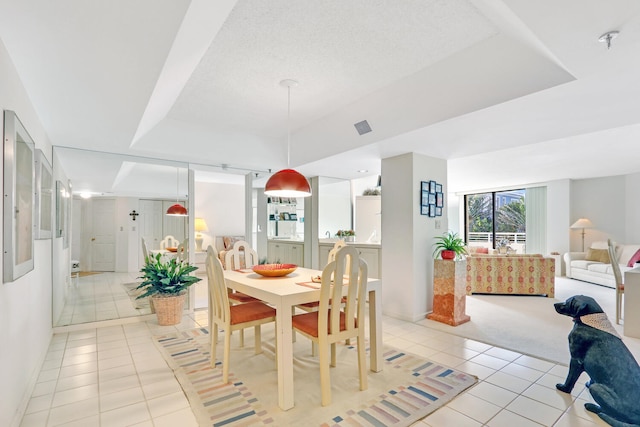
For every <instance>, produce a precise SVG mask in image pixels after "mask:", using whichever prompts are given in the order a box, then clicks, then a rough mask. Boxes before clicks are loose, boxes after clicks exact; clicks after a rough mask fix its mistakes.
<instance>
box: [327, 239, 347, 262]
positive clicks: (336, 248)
mask: <svg viewBox="0 0 640 427" xmlns="http://www.w3.org/2000/svg"><path fill="white" fill-rule="evenodd" d="M345 246H347V243H346V242H345V241H344V240H342V239H340V240H338V241H337V242H335V243H334V244H333V248H331V250H330V251H329V256H328V257H327V264H329V263H330V262H331V261H335V259H336V254H337V253H338V251H339V250H340V249H341V248H344V247H345Z"/></svg>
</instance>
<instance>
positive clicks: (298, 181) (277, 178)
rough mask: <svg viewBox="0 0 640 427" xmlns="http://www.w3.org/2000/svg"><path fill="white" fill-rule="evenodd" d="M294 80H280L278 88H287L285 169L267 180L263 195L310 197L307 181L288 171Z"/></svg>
mask: <svg viewBox="0 0 640 427" xmlns="http://www.w3.org/2000/svg"><path fill="white" fill-rule="evenodd" d="M297 85H298V82H297V81H295V80H290V79H287V80H282V81H281V82H280V86H284V87H286V88H287V169H282V170H280V171H278V172H276V173H275V174H273V175H272V176H271V178H269V180H268V181H267V184H266V185H265V187H264V194H266V195H267V196H275V197H308V196H310V195H311V186H310V185H309V181H307V178H305V177H304V176H303V175H302V174H301V173H300V172H297V171H295V170H293V169H289V163H290V161H291V88H292V87H294V86H297Z"/></svg>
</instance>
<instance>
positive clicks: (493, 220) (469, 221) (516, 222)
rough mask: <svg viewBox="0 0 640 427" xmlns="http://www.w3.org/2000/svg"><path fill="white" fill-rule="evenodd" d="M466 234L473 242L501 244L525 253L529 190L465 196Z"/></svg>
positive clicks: (489, 245) (484, 244)
mask: <svg viewBox="0 0 640 427" xmlns="http://www.w3.org/2000/svg"><path fill="white" fill-rule="evenodd" d="M465 218H466V223H465V234H466V241H467V243H468V245H469V246H480V247H486V248H490V249H495V248H496V247H497V246H500V245H501V244H503V245H507V246H509V247H510V249H511V250H515V251H517V252H518V253H523V252H524V249H525V245H526V231H527V226H526V214H525V190H508V191H497V192H491V193H479V194H468V195H466V196H465Z"/></svg>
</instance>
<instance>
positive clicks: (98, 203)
mask: <svg viewBox="0 0 640 427" xmlns="http://www.w3.org/2000/svg"><path fill="white" fill-rule="evenodd" d="M115 206H116V204H115V200H114V199H94V200H93V203H92V208H93V209H92V210H93V215H92V230H93V234H92V237H91V252H92V256H91V259H92V260H93V262H92V266H91V270H92V271H115V267H116V262H115V258H116V233H115V231H116V216H115V212H116V208H115Z"/></svg>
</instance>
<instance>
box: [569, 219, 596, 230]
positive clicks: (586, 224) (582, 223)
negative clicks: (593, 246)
mask: <svg viewBox="0 0 640 427" xmlns="http://www.w3.org/2000/svg"><path fill="white" fill-rule="evenodd" d="M570 228H594V225H593V223H592V222H591V221H589V220H588V219H587V218H580V219H579V220H577V221H576V222H574V223H573V224H571V227H570Z"/></svg>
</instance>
